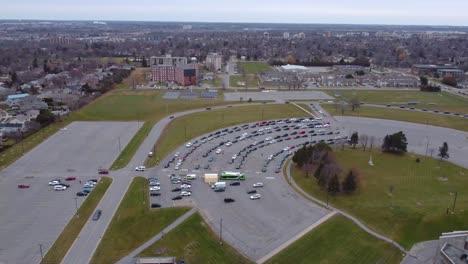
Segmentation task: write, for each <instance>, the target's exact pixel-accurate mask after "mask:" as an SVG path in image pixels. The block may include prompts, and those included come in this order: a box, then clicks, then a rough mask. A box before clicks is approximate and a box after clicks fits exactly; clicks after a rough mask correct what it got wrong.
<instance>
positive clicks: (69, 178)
mask: <svg viewBox="0 0 468 264" xmlns="http://www.w3.org/2000/svg"><path fill="white" fill-rule="evenodd" d="M65 180H66V181H75V180H76V177H75V176H70V177H67V178H65Z"/></svg>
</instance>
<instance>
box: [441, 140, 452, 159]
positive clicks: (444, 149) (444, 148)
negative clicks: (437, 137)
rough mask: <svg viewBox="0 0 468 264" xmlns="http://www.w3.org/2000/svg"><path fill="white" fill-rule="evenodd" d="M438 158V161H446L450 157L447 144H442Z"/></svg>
mask: <svg viewBox="0 0 468 264" xmlns="http://www.w3.org/2000/svg"><path fill="white" fill-rule="evenodd" d="M438 156H439V157H440V160H443V159H448V158H449V157H450V155H449V154H448V144H447V142H444V144H442V146H441V147H440V148H439V154H438Z"/></svg>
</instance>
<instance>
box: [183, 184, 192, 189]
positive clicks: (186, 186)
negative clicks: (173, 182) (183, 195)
mask: <svg viewBox="0 0 468 264" xmlns="http://www.w3.org/2000/svg"><path fill="white" fill-rule="evenodd" d="M190 187H192V186H191V185H190V184H182V185H180V188H181V189H190Z"/></svg>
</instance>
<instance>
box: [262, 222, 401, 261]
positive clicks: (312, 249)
mask: <svg viewBox="0 0 468 264" xmlns="http://www.w3.org/2000/svg"><path fill="white" fill-rule="evenodd" d="M401 259H402V255H401V252H400V251H399V250H398V249H397V248H396V247H394V246H392V245H391V244H389V243H386V242H384V241H382V240H379V239H377V238H375V237H373V236H371V235H369V234H368V233H366V232H365V231H364V230H362V229H361V228H360V227H359V226H357V225H356V224H354V223H353V222H352V221H351V220H349V219H347V218H345V217H344V216H340V215H337V216H334V217H332V218H330V219H329V220H327V221H326V222H324V223H323V224H321V225H320V226H318V227H316V228H315V229H313V230H312V231H310V232H309V233H307V234H305V235H304V236H303V237H301V238H300V239H299V240H297V241H295V242H294V243H293V244H291V245H290V246H288V247H287V248H285V249H284V250H282V251H281V252H279V253H278V254H277V255H275V256H273V257H272V258H271V259H269V260H268V261H267V262H266V263H267V264H274V263H278V264H279V263H304V264H306V263H324V264H325V263H387V264H390V263H394V264H397V263H400V261H401Z"/></svg>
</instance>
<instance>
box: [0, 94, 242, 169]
mask: <svg viewBox="0 0 468 264" xmlns="http://www.w3.org/2000/svg"><path fill="white" fill-rule="evenodd" d="M164 93H165V91H148V90H146V91H128V90H114V91H111V92H108V93H107V94H105V95H103V96H101V97H100V98H98V99H96V100H94V101H93V102H91V103H90V104H89V105H87V106H85V107H84V108H82V109H80V110H78V111H76V112H73V113H71V114H70V115H69V116H68V117H66V118H65V119H64V121H61V122H57V123H54V124H52V125H50V126H48V127H46V128H43V129H41V130H39V131H38V132H36V133H34V134H32V135H30V136H28V137H27V138H25V139H24V140H23V141H22V143H19V144H16V145H14V146H12V147H11V148H9V149H8V150H6V151H4V152H2V153H1V156H0V167H1V168H3V167H5V166H7V165H9V164H11V163H12V162H14V161H15V160H16V159H18V158H19V157H21V156H22V155H23V154H24V153H26V152H28V151H29V150H31V149H33V148H34V147H36V146H37V145H38V144H40V143H42V142H43V141H44V140H45V139H47V138H48V137H50V136H51V135H53V134H54V133H56V132H57V131H59V129H60V128H62V127H65V126H67V125H68V124H70V123H71V122H73V121H131V120H140V121H143V122H149V123H148V124H145V125H144V126H143V127H142V128H141V129H140V130H144V131H140V132H139V133H138V134H137V135H140V134H141V133H143V134H144V132H145V131H147V129H148V127H152V126H153V125H154V124H155V123H156V122H157V121H158V120H160V119H161V118H163V117H164V116H167V115H169V114H171V113H174V112H180V111H185V110H189V109H197V108H203V107H206V106H216V105H223V104H226V103H225V102H223V101H222V98H221V97H220V98H218V99H217V100H206V99H195V100H182V99H178V100H165V99H163V98H162V96H163V95H164ZM233 103H236V102H229V104H233ZM143 139H144V137H139V136H138V137H135V138H134V139H132V141H131V142H130V143H129V144H128V146H127V147H128V148H132V149H130V150H127V149H124V150H123V152H122V153H123V154H122V155H124V156H120V157H119V158H118V159H117V161H120V160H121V159H122V161H120V163H121V164H123V165H125V164H126V161H125V160H127V161H128V160H129V159H130V158H131V157H132V156H133V154H134V152H135V151H136V148H137V147H138V146H139V145H140V144H141V142H142V141H140V140H143ZM121 166H122V165H118V164H116V165H114V168H119V167H121Z"/></svg>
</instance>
